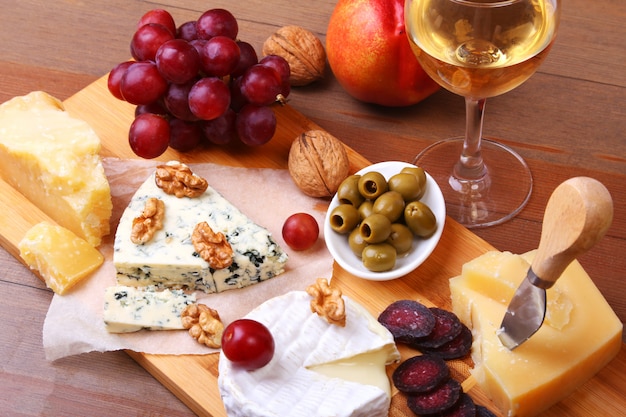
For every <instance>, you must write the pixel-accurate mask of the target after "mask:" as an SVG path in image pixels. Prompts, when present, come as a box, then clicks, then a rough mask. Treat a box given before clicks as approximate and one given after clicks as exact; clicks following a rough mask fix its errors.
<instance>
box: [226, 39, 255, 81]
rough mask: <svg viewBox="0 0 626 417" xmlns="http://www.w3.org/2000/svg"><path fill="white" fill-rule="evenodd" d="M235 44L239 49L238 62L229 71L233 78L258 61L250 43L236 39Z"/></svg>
mask: <svg viewBox="0 0 626 417" xmlns="http://www.w3.org/2000/svg"><path fill="white" fill-rule="evenodd" d="M237 45H238V46H239V51H240V56H239V62H237V66H236V67H235V68H234V69H233V70H232V71H231V72H230V76H231V77H235V78H236V77H240V76H242V75H243V73H244V72H246V70H247V69H248V68H250V67H251V66H253V65H255V64H258V63H259V57H258V55H257V54H256V51H255V50H254V47H253V46H252V45H250V44H249V43H248V42H244V41H237Z"/></svg>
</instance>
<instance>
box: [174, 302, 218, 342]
mask: <svg viewBox="0 0 626 417" xmlns="http://www.w3.org/2000/svg"><path fill="white" fill-rule="evenodd" d="M180 316H181V319H182V322H183V327H184V328H185V329H189V334H190V335H191V337H193V338H194V339H196V340H197V341H198V343H202V344H204V345H207V346H208V347H210V348H215V349H219V348H220V347H221V346H222V333H224V323H222V320H221V319H220V315H219V314H218V313H217V311H215V310H213V309H212V308H210V307H207V306H206V305H204V304H189V305H188V306H187V307H185V309H184V310H183V312H182V313H181V315H180Z"/></svg>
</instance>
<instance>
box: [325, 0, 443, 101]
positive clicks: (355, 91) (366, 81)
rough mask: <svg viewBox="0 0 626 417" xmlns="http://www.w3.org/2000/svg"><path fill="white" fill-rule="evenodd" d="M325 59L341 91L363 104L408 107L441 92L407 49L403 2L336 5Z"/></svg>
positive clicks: (356, 0)
mask: <svg viewBox="0 0 626 417" xmlns="http://www.w3.org/2000/svg"><path fill="white" fill-rule="evenodd" d="M326 54H327V56H328V63H329V64H330V67H331V69H332V71H333V74H334V75H335V77H336V78H337V80H338V81H339V83H340V84H341V86H342V87H343V88H344V89H345V90H346V91H347V92H348V93H349V94H350V95H351V96H353V97H354V98H356V99H358V100H361V101H364V102H367V103H374V104H380V105H383V106H409V105H412V104H415V103H417V102H419V101H421V100H423V99H425V98H426V97H428V96H430V95H431V94H433V93H434V92H435V91H437V90H438V89H439V85H438V84H437V83H435V82H434V81H433V80H432V79H431V78H430V77H429V76H428V75H427V74H426V73H425V72H424V70H423V69H422V68H421V66H420V65H419V63H418V62H417V59H416V58H415V55H413V52H412V51H411V47H410V46H409V41H408V38H407V35H406V30H405V27H404V0H339V1H338V3H337V5H336V6H335V10H334V11H333V14H332V15H331V17H330V21H329V23H328V31H327V34H326Z"/></svg>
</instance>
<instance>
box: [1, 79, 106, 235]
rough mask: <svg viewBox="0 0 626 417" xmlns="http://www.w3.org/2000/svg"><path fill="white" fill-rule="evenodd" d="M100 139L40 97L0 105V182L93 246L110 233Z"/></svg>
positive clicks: (59, 106) (47, 98)
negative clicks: (2, 181)
mask: <svg viewBox="0 0 626 417" xmlns="http://www.w3.org/2000/svg"><path fill="white" fill-rule="evenodd" d="M98 152H100V139H99V138H98V136H97V135H96V133H95V132H94V130H93V129H92V128H91V127H90V126H89V125H88V124H87V123H86V122H85V121H83V120H80V119H77V118H75V117H72V116H70V115H69V114H68V113H67V112H65V111H64V109H63V104H62V103H61V102H60V101H59V100H57V99H55V98H54V97H52V96H50V95H49V94H47V93H44V92H41V91H35V92H32V93H30V94H28V95H25V96H20V97H15V98H13V99H11V100H9V101H7V102H5V103H3V104H1V105H0V167H2V168H1V169H0V176H1V177H2V178H3V179H4V180H5V181H6V182H8V183H9V184H11V185H12V186H13V187H14V188H15V189H17V190H18V191H19V192H21V193H22V194H23V195H24V196H26V197H27V198H28V199H29V200H30V201H31V202H32V203H33V204H35V205H36V206H38V207H39V208H40V209H41V210H42V211H43V212H44V213H46V214H47V215H48V216H50V217H51V218H52V219H54V220H55V221H56V222H57V223H58V224H59V225H61V226H63V227H65V228H67V229H69V230H71V231H72V232H74V233H75V234H76V235H78V236H79V237H81V238H83V239H85V240H86V241H87V242H89V243H90V244H91V245H93V246H98V245H99V244H100V242H101V238H102V236H104V235H106V234H108V233H109V219H110V217H111V211H112V203H111V191H110V188H109V183H108V181H107V179H106V176H105V174H104V168H103V167H102V163H101V160H100V157H99V155H98Z"/></svg>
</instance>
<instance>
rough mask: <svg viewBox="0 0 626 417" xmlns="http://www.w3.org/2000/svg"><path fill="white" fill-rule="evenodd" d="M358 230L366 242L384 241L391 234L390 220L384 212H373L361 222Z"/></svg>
mask: <svg viewBox="0 0 626 417" xmlns="http://www.w3.org/2000/svg"><path fill="white" fill-rule="evenodd" d="M359 230H360V232H361V236H363V240H364V241H366V242H367V243H380V242H384V241H385V240H387V238H388V237H389V235H390V234H391V221H389V218H388V217H387V216H385V215H384V214H378V213H374V214H372V215H371V216H367V218H365V219H364V220H363V221H362V222H361V225H360V226H359Z"/></svg>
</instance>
